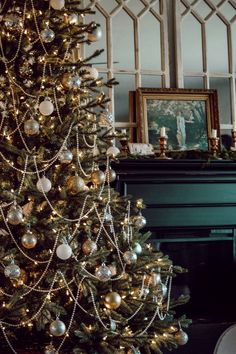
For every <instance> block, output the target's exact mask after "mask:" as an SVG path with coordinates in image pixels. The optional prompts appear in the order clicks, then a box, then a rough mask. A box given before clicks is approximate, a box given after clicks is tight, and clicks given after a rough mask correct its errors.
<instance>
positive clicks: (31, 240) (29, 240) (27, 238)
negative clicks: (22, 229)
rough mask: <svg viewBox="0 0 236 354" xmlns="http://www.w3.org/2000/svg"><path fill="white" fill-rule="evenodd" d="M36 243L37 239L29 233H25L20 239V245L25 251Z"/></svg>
mask: <svg viewBox="0 0 236 354" xmlns="http://www.w3.org/2000/svg"><path fill="white" fill-rule="evenodd" d="M37 241H38V240H37V237H36V236H35V235H34V234H33V232H31V231H27V232H26V233H25V234H24V235H23V236H22V238H21V243H22V245H23V246H24V247H25V248H27V249H32V248H34V247H35V246H36V244H37Z"/></svg>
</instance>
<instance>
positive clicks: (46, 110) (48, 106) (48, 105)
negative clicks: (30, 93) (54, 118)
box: [39, 98, 54, 116]
mask: <svg viewBox="0 0 236 354" xmlns="http://www.w3.org/2000/svg"><path fill="white" fill-rule="evenodd" d="M53 111H54V106H53V104H52V102H51V100H50V99H48V98H45V99H44V101H42V102H41V103H40V105H39V112H40V113H41V114H42V115H44V116H50V115H51V114H52V113H53Z"/></svg>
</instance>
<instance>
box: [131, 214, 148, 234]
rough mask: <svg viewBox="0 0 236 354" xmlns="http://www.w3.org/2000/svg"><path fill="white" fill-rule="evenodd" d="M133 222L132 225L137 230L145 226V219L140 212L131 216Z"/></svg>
mask: <svg viewBox="0 0 236 354" xmlns="http://www.w3.org/2000/svg"><path fill="white" fill-rule="evenodd" d="M133 223H134V227H136V229H138V230H139V229H142V228H143V227H145V226H146V223H147V220H146V219H145V217H144V216H143V215H142V214H139V215H136V216H134V217H133Z"/></svg>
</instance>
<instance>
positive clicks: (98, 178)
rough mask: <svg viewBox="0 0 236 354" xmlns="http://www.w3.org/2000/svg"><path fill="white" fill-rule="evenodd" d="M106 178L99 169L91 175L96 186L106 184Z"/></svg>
mask: <svg viewBox="0 0 236 354" xmlns="http://www.w3.org/2000/svg"><path fill="white" fill-rule="evenodd" d="M105 178H106V176H105V173H104V172H102V171H101V170H99V169H97V170H94V171H93V172H92V174H91V180H92V182H93V183H94V184H96V185H100V184H102V183H103V182H105Z"/></svg>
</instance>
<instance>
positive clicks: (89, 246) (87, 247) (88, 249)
mask: <svg viewBox="0 0 236 354" xmlns="http://www.w3.org/2000/svg"><path fill="white" fill-rule="evenodd" d="M97 249H98V246H97V244H96V243H95V242H94V241H92V240H90V239H88V240H86V241H85V242H84V243H83V244H82V250H83V252H84V254H87V255H88V254H90V253H94V252H96V251H97Z"/></svg>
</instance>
